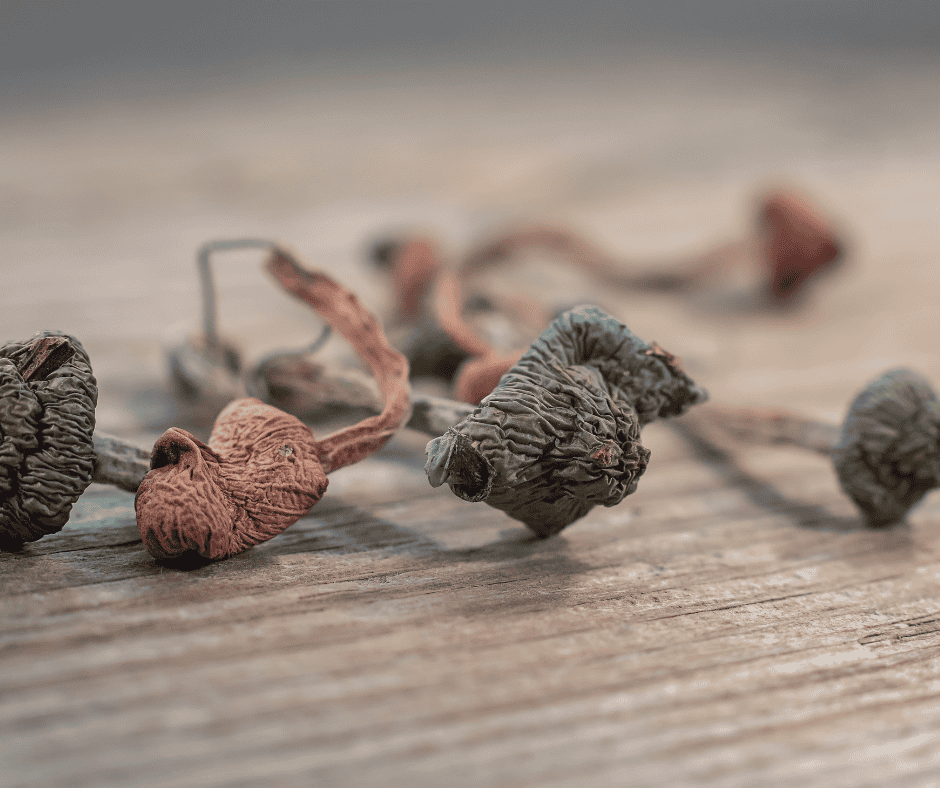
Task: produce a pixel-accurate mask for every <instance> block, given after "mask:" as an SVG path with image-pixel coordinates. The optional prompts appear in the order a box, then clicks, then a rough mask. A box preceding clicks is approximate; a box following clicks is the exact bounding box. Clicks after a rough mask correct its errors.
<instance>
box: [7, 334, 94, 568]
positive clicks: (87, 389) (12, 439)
mask: <svg viewBox="0 0 940 788" xmlns="http://www.w3.org/2000/svg"><path fill="white" fill-rule="evenodd" d="M97 403H98V387H97V384H96V382H95V378H94V375H93V374H92V372H91V361H90V360H89V358H88V354H87V353H86V352H85V349H84V348H83V347H82V345H81V343H80V342H79V341H78V340H77V339H75V337H71V336H68V335H67V334H61V333H59V332H55V331H44V332H42V333H39V334H36V336H34V337H33V338H32V339H29V340H27V341H25V342H12V343H8V344H6V345H3V346H2V347H0V549H2V550H8V551H12V550H18V549H20V548H21V547H22V546H23V543H24V542H33V541H35V540H37V539H40V538H42V537H43V536H45V535H46V534H53V533H56V532H57V531H60V530H61V529H62V526H64V525H65V524H66V523H67V522H68V519H69V514H70V513H71V511H72V504H74V503H75V501H77V500H78V498H79V496H80V495H81V494H82V493H83V492H84V491H85V488H86V487H87V486H88V485H89V484H90V483H91V479H92V473H93V471H94V464H95V451H94V447H93V443H92V436H93V433H94V430H95V406H96V405H97Z"/></svg>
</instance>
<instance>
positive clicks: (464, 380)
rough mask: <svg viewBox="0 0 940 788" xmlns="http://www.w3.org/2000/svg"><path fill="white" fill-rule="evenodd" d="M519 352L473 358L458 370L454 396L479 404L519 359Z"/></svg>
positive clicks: (460, 399)
mask: <svg viewBox="0 0 940 788" xmlns="http://www.w3.org/2000/svg"><path fill="white" fill-rule="evenodd" d="M519 355H520V354H519V353H511V354H510V355H508V356H503V355H490V356H483V357H482V358H472V359H470V360H469V361H467V362H466V363H465V364H463V365H461V367H460V369H458V370H457V374H456V376H455V377H454V383H453V387H452V388H453V394H452V395H453V397H454V399H456V400H458V401H460V402H468V403H470V404H471V405H479V404H480V401H481V400H482V399H483V398H484V397H485V396H486V395H487V394H489V393H490V392H491V391H492V390H493V389H495V388H496V386H497V384H498V383H499V381H500V380H501V379H502V377H503V375H505V374H506V373H507V372H508V371H509V369H510V368H511V367H512V365H513V364H515V363H516V362H517V361H518V360H519Z"/></svg>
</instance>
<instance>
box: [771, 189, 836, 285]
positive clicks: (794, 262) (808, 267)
mask: <svg viewBox="0 0 940 788" xmlns="http://www.w3.org/2000/svg"><path fill="white" fill-rule="evenodd" d="M760 224H761V225H762V228H763V230H764V233H765V238H764V254H765V259H766V262H767V266H768V267H769V269H770V270H769V274H770V292H771V295H772V296H773V297H774V298H775V299H776V300H778V301H781V302H782V301H788V300H790V299H792V298H793V297H794V296H795V295H796V294H797V293H798V292H799V291H800V290H801V289H802V287H803V285H805V284H806V282H807V280H809V279H810V278H811V277H813V276H814V275H816V274H818V273H819V272H821V271H822V270H824V269H828V268H831V267H832V266H833V265H834V264H835V263H836V262H837V261H838V259H839V257H840V256H841V254H842V245H841V243H840V242H839V239H838V238H837V237H836V234H835V231H834V230H833V228H832V227H831V226H829V224H827V223H826V222H825V220H824V219H823V217H822V216H821V214H820V212H819V211H818V210H817V209H816V208H815V207H814V206H812V205H810V203H808V202H807V201H806V200H804V199H801V198H799V197H797V196H796V195H793V194H787V193H784V192H779V193H776V194H772V195H770V196H768V197H767V198H766V199H765V200H764V202H763V204H762V205H761V210H760Z"/></svg>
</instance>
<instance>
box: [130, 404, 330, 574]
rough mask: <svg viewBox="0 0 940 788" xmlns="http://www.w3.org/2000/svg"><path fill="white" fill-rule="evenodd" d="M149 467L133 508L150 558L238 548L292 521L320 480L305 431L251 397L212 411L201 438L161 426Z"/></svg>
mask: <svg viewBox="0 0 940 788" xmlns="http://www.w3.org/2000/svg"><path fill="white" fill-rule="evenodd" d="M150 468H151V470H150V472H149V473H148V474H147V475H146V476H145V477H144V479H143V481H142V482H141V483H140V487H139V489H138V491H137V497H136V499H135V508H136V510H137V526H138V528H139V529H140V538H141V539H142V540H143V542H144V546H145V547H146V548H147V551H148V552H149V553H150V554H151V555H153V556H154V557H156V558H171V557H175V556H179V555H182V554H184V553H187V552H195V553H198V554H199V555H201V556H203V557H204V558H209V559H213V560H217V559H221V558H227V557H229V556H232V555H235V554H236V553H240V552H242V551H243V550H247V549H248V548H250V547H253V546H254V545H256V544H259V543H260V542H264V541H267V540H268V539H271V538H272V537H274V536H276V535H277V534H279V533H280V532H281V531H283V530H284V529H285V528H287V527H288V526H290V525H292V524H293V523H294V522H296V521H297V520H298V519H299V518H301V517H302V516H303V515H305V514H306V513H307V512H309V511H310V508H311V507H312V506H313V505H314V504H315V503H316V502H317V501H319V500H320V498H321V497H322V496H323V493H324V492H325V491H326V487H327V478H326V473H325V472H324V470H323V466H322V464H321V462H320V458H319V455H318V453H317V446H316V441H315V440H314V437H313V433H311V432H310V430H309V429H308V428H307V426H306V425H304V424H303V422H301V421H300V420H299V419H297V418H295V417H294V416H291V415H289V414H287V413H284V412H283V411H281V410H278V409H277V408H273V407H271V406H269V405H264V404H263V403H262V402H261V401H260V400H257V399H253V398H248V399H241V400H236V401H235V402H232V403H230V404H229V405H228V406H227V407H226V408H225V409H224V410H223V411H222V412H221V413H220V414H219V417H218V419H216V422H215V426H214V427H213V430H212V434H211V436H210V437H209V443H208V445H207V444H205V443H203V442H202V441H200V440H198V439H197V438H195V437H194V436H193V435H191V434H190V433H188V432H186V431H185V430H181V429H178V428H175V427H174V428H172V429H169V430H167V431H166V432H165V433H164V434H163V435H162V436H161V437H160V439H159V440H158V441H157V442H156V444H155V445H154V449H153V454H152V455H151V459H150Z"/></svg>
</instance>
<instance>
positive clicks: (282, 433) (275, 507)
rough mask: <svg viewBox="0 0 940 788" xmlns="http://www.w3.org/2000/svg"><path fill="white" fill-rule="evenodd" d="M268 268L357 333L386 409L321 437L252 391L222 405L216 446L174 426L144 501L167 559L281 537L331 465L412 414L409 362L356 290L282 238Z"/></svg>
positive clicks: (147, 520)
mask: <svg viewBox="0 0 940 788" xmlns="http://www.w3.org/2000/svg"><path fill="white" fill-rule="evenodd" d="M268 270H269V271H270V272H271V273H272V274H273V275H274V277H275V279H277V280H278V282H279V283H280V284H281V285H282V286H283V287H284V288H285V289H286V290H288V291H289V292H290V293H292V294H293V295H295V296H297V297H299V298H301V299H302V300H304V301H306V302H307V303H308V304H310V305H311V306H313V307H314V308H315V309H316V310H317V311H318V312H319V313H320V314H321V315H322V316H323V317H324V318H326V320H327V321H328V322H329V323H330V324H331V325H332V326H333V327H334V328H336V329H337V330H338V331H339V332H340V333H341V334H342V335H343V336H344V337H346V338H347V339H348V340H349V341H350V343H351V344H352V345H353V347H354V348H355V349H356V351H357V352H358V353H359V355H360V356H361V357H362V359H363V360H364V361H365V362H366V363H367V365H368V366H369V368H370V370H371V371H372V373H373V375H374V376H375V379H376V383H377V384H378V388H379V392H380V393H381V396H382V400H383V402H384V405H383V409H382V412H381V413H380V414H378V415H376V416H370V417H369V418H367V419H364V420H363V421H361V422H359V423H358V424H354V425H352V426H351V427H346V428H344V429H341V430H338V431H337V432H334V433H333V434H332V435H328V436H326V437H325V438H323V439H321V440H317V439H315V438H314V436H313V433H311V431H310V429H309V428H308V427H307V426H306V425H304V424H303V423H302V422H301V421H300V420H298V419H297V418H296V417H294V416H291V415H289V414H287V413H284V412H282V411H280V410H278V409H276V408H273V407H271V406H268V405H264V404H263V403H261V402H260V401H259V400H257V399H254V398H248V399H242V400H236V401H235V402H232V403H230V404H229V405H228V406H227V407H226V408H225V409H224V410H223V411H222V413H221V414H220V415H219V417H218V419H217V420H216V424H215V427H214V428H213V431H212V435H211V436H210V438H209V443H208V444H204V443H202V442H201V441H199V440H198V439H196V438H195V437H194V436H192V435H190V434H189V433H188V432H186V431H185V430H181V429H178V428H172V429H170V430H168V431H167V432H166V433H164V435H163V436H162V437H161V438H160V439H159V440H158V441H157V443H156V445H155V447H154V451H153V455H152V458H151V463H150V467H151V470H150V472H149V473H147V475H146V476H145V477H144V479H143V481H142V482H141V483H140V487H139V489H138V491H137V498H136V500H135V508H136V510H137V525H138V527H139V529H140V535H141V538H142V539H143V541H144V545H145V546H146V548H147V550H148V551H149V552H150V553H151V554H152V555H154V556H156V557H158V558H169V557H174V556H179V555H182V554H184V553H188V552H195V553H198V554H199V555H201V556H203V557H204V558H209V559H220V558H227V557H229V556H232V555H235V554H236V553H240V552H242V551H243V550H247V549H248V548H250V547H253V546H254V545H256V544H259V543H260V542H263V541H266V540H268V539H271V538H272V537H274V536H276V535H277V534H279V533H280V532H281V531H283V530H284V529H285V528H287V527H288V526H290V525H291V524H293V523H294V522H295V521H296V520H297V519H298V518H300V517H302V516H303V515H304V514H306V513H307V512H308V511H309V510H310V508H311V507H312V506H313V505H314V504H315V503H316V502H317V501H318V500H319V499H320V497H321V496H322V495H323V493H324V492H325V490H326V487H327V478H326V474H327V473H330V472H331V471H334V470H337V469H338V468H342V467H343V466H345V465H349V464H351V463H354V462H358V461H359V460H361V459H363V458H364V457H366V456H368V455H369V454H371V453H372V452H374V451H376V450H377V449H379V448H380V447H381V446H383V445H384V444H385V443H386V441H388V439H389V438H390V437H391V436H392V435H393V434H394V433H395V431H396V430H397V429H398V428H399V427H400V426H401V425H402V424H403V423H404V422H405V421H406V420H407V419H408V415H409V412H410V402H409V398H408V393H409V391H408V363H407V361H406V360H405V358H404V356H402V355H401V354H400V353H398V352H396V351H395V350H393V349H392V348H391V347H390V346H389V344H388V341H387V339H386V337H385V335H384V333H383V332H382V329H381V327H380V326H379V324H378V322H377V321H376V319H375V318H374V317H373V316H372V315H371V314H370V313H369V312H368V311H367V310H366V309H365V308H364V307H363V306H362V304H361V303H360V302H359V300H358V299H357V298H356V297H355V295H353V294H352V293H350V292H349V291H348V290H345V289H344V288H342V287H341V286H339V285H338V284H337V283H336V282H334V281H333V280H331V279H330V278H329V277H328V276H326V275H325V274H323V273H320V272H317V271H308V270H305V269H304V268H302V267H301V266H300V264H299V263H298V262H297V259H296V255H294V254H293V253H292V252H289V251H287V250H286V249H284V248H282V247H279V246H275V247H274V249H273V250H272V256H271V259H270V261H269V263H268Z"/></svg>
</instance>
